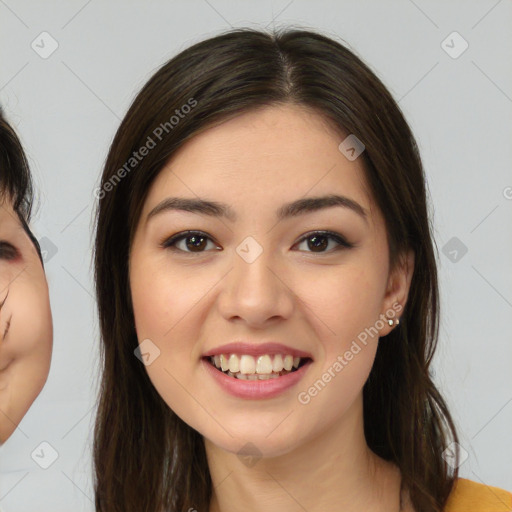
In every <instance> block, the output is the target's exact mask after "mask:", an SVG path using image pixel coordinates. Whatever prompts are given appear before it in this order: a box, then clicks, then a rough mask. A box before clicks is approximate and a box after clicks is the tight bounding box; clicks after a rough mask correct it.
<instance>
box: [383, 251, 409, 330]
mask: <svg viewBox="0 0 512 512" xmlns="http://www.w3.org/2000/svg"><path fill="white" fill-rule="evenodd" d="M413 272H414V252H413V251H412V249H411V250H409V251H407V252H406V253H402V254H401V255H400V256H399V261H398V263H397V265H396V267H395V269H394V270H393V272H391V273H390V275H389V278H388V284H387V288H386V294H385V295H384V300H383V302H382V313H381V316H380V318H381V319H382V320H383V321H384V324H385V325H384V327H383V328H382V329H380V334H379V335H380V336H386V335H387V334H389V333H390V332H391V331H392V330H393V329H395V327H396V326H397V324H396V320H399V319H400V317H401V316H402V313H403V310H404V308H405V305H406V303H407V298H408V296H409V289H410V286H411V280H412V275H413ZM389 319H391V320H394V321H395V324H394V325H389V324H388V320H389Z"/></svg>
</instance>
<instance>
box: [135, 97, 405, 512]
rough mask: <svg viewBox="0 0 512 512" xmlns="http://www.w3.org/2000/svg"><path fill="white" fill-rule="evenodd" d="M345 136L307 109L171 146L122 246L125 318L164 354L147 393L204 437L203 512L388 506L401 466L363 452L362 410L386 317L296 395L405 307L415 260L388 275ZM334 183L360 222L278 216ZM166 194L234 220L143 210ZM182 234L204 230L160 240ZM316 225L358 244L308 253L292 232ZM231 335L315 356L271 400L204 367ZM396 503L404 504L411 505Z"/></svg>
mask: <svg viewBox="0 0 512 512" xmlns="http://www.w3.org/2000/svg"><path fill="white" fill-rule="evenodd" d="M345 136H346V135H342V134H340V133H337V132H336V131H335V130H334V128H333V127H332V126H330V125H329V124H327V122H326V121H325V120H324V119H323V118H322V117H321V116H320V115H318V114H317V113H315V112H313V111H310V110H307V109H305V108H304V107H299V106H292V105H286V106H272V107H265V108H263V109H260V110H257V111H252V112H250V113H245V114H243V115H240V116H238V117H236V118H234V119H231V120H229V121H226V122H224V123H222V124H220V125H218V126H216V127H213V128H210V129H208V130H206V131H205V132H203V133H201V134H199V135H197V136H196V137H194V138H193V139H191V140H190V141H188V142H187V143H186V144H185V145H184V146H183V147H182V148H180V150H179V152H178V153H177V154H176V155H175V156H174V157H173V159H172V160H171V162H169V163H168V164H167V165H166V166H165V167H164V169H163V170H162V171H161V172H160V174H159V175H158V176H157V178H156V179H155V181H154V183H153V184H152V186H151V189H150V191H149V194H148V196H147V199H146V202H145V204H144V207H143V211H142V214H141V217H140V219H139V224H138V226H137V230H136V233H135V237H134V241H133V244H132V248H131V254H130V286H131V292H132V300H133V308H134V315H135V324H136V325H135V327H136V330H137V336H138V339H139V343H140V342H142V340H145V339H147V338H149V339H150V340H151V341H152V342H153V343H154V344H155V345H156V346H157V347H158V349H159V350H160V355H159V356H158V357H157V358H156V359H155V360H154V361H153V362H152V363H151V364H150V365H147V366H146V370H147V372H148V375H149V377H150V379H151V381H152V382H153V384H154V386H155V388H156V389H157V391H158V392H159V394H160V395H161V396H162V398H163V399H164V400H165V401H166V403H167V404H168V405H169V407H170V408H172V409H173V410H174V412H175V413H176V414H177V415H178V416H180V418H181V419H183V421H185V422H186V423H187V424H188V425H190V426H191V427H192V428H194V429H195V430H197V431H198V432H199V433H200V434H202V435H203V437H204V439H205V447H206V453H207V457H208V464H209V468H210V473H211V476H212V480H213V484H214V488H215V490H214V495H213V499H212V502H211V508H210V511H211V512H218V511H222V512H228V511H235V510H240V503H242V504H243V505H244V507H243V508H244V510H247V511H257V510H258V511H259V510H265V511H266V512H270V511H277V510H279V511H282V510H289V511H295V510H297V511H299V510H300V511H303V510H304V509H306V510H308V511H309V512H316V511H320V510H332V508H333V507H332V504H333V503H336V509H338V510H344V511H356V510H357V511H360V510H367V511H377V510H388V511H394V510H398V509H399V486H400V473H399V471H398V469H397V468H396V467H394V466H393V465H391V464H389V463H387V462H385V461H383V460H382V459H380V458H378V457H377V456H376V455H375V454H374V453H373V452H371V451H370V450H369V448H368V447H367V445H366V442H365V438H364V432H363V410H362V388H363V385H364V383H365V381H366V379H367V377H368V375H369V372H370V370H371V367H372V364H373V360H374V357H375V353H376V349H377V343H378V342H379V341H378V336H385V335H386V334H388V333H389V332H390V330H391V329H393V328H396V327H390V326H389V325H388V324H387V322H382V323H381V324H379V325H380V326H381V327H382V328H380V329H379V335H378V336H375V337H373V338H370V339H369V341H368V343H367V345H366V346H364V345H361V347H362V350H361V351H360V352H359V353H358V354H357V355H355V356H354V357H353V359H352V360H351V361H350V362H349V364H347V366H345V367H344V368H343V370H342V371H341V372H339V373H337V374H336V377H335V378H333V379H332V380H331V382H329V383H328V384H327V386H326V387H325V388H324V389H323V390H322V391H321V392H319V393H318V394H317V395H316V396H315V397H314V398H312V399H311V401H310V402H309V403H308V404H307V405H303V404H301V403H299V401H298V399H297V395H298V394H299V393H300V392H301V391H305V390H307V389H308V388H309V387H310V386H311V385H312V384H313V383H314V382H315V381H316V380H317V379H318V378H320V377H321V375H322V374H323V373H324V372H326V371H327V370H328V368H330V367H332V366H333V364H334V362H335V361H336V360H337V357H338V355H343V354H344V353H345V352H346V351H347V350H348V349H349V348H350V346H351V343H352V341H353V340H355V339H356V338H357V335H358V334H359V333H361V332H362V331H363V330H364V329H365V328H367V327H370V326H373V325H375V324H376V321H377V320H378V319H379V318H381V319H382V318H384V317H383V316H381V315H382V314H385V313H386V311H388V310H390V309H392V306H393V304H395V306H396V305H397V304H398V307H403V306H404V305H405V302H406V300H407V294H408V290H409V286H410V279H411V276H412V270H413V264H414V258H413V255H412V254H409V255H407V258H405V260H404V264H403V265H402V266H400V267H399V268H398V269H397V270H396V271H395V272H393V273H390V267H389V258H388V244H387V237H386V230H385V226H384V221H383V218H382V215H381V214H380V212H379V211H378V209H377V208H376V205H375V204H374V203H373V201H372V198H371V197H370V195H369V193H368V191H367V189H366V187H365V182H364V174H363V168H362V163H361V159H356V160H355V161H349V160H348V159H347V158H345V156H344V155H343V154H342V153H341V152H340V151H339V150H338V145H339V144H340V142H341V141H342V140H343V139H344V138H345ZM333 193H337V194H340V195H344V196H347V197H349V198H351V199H352V200H354V201H357V202H358V203H359V204H360V205H361V206H362V207H363V208H365V210H366V211H367V222H366V221H365V220H364V219H363V218H362V217H360V216H359V215H358V214H356V213H355V212H353V211H352V210H350V209H348V208H344V207H340V206H336V207H330V208H327V209H325V210H321V211H316V212H311V213H307V214H305V215H301V216H298V217H295V218H290V219H285V220H281V221H279V222H278V221H277V220H276V218H275V212H276V210H277V209H278V208H279V207H281V206H282V205H283V204H284V203H288V202H291V201H294V200H296V199H300V198H303V197H305V196H307V197H313V196H315V197H316V196H324V195H327V194H333ZM170 196H181V197H188V198H197V197H200V198H205V199H209V200H214V201H219V202H223V203H227V204H229V205H230V206H231V207H232V209H233V210H234V211H235V213H236V214H237V216H238V218H237V220H236V221H234V222H232V221H230V220H228V219H224V218H214V217H209V216H206V215H199V214H196V213H190V212H177V211H166V212H162V213H160V214H158V215H155V216H153V217H151V218H150V219H149V220H147V216H148V213H149V212H150V211H151V210H152V209H153V208H154V207H155V206H156V205H157V204H159V203H160V202H161V201H162V200H164V199H165V198H167V197H170ZM185 230H199V231H202V232H204V233H205V234H206V235H207V236H208V237H209V239H208V238H207V239H206V242H205V243H206V244H207V245H205V246H204V248H202V249H200V250H202V251H203V252H193V251H194V244H193V243H192V242H191V241H190V239H189V240H188V243H187V239H181V240H180V241H178V242H177V243H176V244H175V246H176V251H174V252H173V251H172V250H171V249H169V248H163V247H161V246H160V243H161V242H162V240H165V239H166V238H168V237H170V236H172V235H174V234H176V233H179V232H182V231H185ZM318 230H331V231H334V232H336V233H339V234H341V235H343V236H344V237H345V238H346V239H347V240H348V241H349V242H351V243H353V244H355V247H353V248H341V250H335V248H336V247H337V244H336V242H335V241H333V240H330V239H327V241H328V243H329V245H328V247H325V248H323V249H320V250H319V251H320V252H318V250H315V247H314V245H313V244H312V243H308V241H307V239H306V240H303V238H304V235H306V234H308V236H309V233H310V232H311V231H318ZM248 236H251V237H253V238H254V239H255V240H256V241H257V242H258V243H259V244H260V246H261V247H262V249H263V252H262V254H261V255H260V256H259V257H258V258H257V259H256V260H255V261H253V262H252V263H247V262H246V261H245V260H244V259H242V258H241V257H240V256H239V255H238V253H237V252H236V248H237V246H238V245H239V244H241V242H242V241H243V240H244V239H245V238H246V237H248ZM301 240H302V241H301ZM196 244H197V242H196ZM216 248H219V249H221V250H216ZM178 249H181V250H182V252H179V250H178ZM398 316H400V315H398ZM382 324H384V325H382ZM235 339H244V340H247V341H251V342H254V343H256V344H258V343H263V342H265V341H268V340H275V341H277V342H281V343H284V344H287V345H291V346H293V347H295V348H297V349H300V350H304V351H307V352H309V353H311V354H312V357H313V364H312V366H311V367H310V368H309V370H308V374H307V376H305V377H304V379H302V380H301V381H300V382H299V383H298V384H297V385H296V386H294V387H293V388H291V389H289V390H287V391H286V392H284V393H282V394H280V395H279V396H277V397H274V398H271V399H266V400H243V399H240V398H235V397H233V396H231V395H227V394H226V393H225V392H224V391H222V390H221V389H220V388H219V386H218V384H217V383H216V382H215V381H214V380H213V378H212V377H211V376H210V375H208V374H207V373H206V371H205V369H204V368H203V366H202V364H201V356H202V354H204V353H205V352H206V351H208V350H210V349H212V348H214V347H217V346H219V345H222V344H225V343H229V342H231V341H234V340H235ZM380 342H381V343H385V342H386V341H385V339H384V340H382V341H380ZM247 442H251V443H253V444H254V445H255V446H256V447H257V449H258V450H259V452H260V453H261V456H262V458H261V459H259V460H258V461H257V462H256V464H255V465H253V466H251V467H248V466H246V465H245V464H244V463H243V462H242V461H241V459H240V458H239V457H238V456H237V452H238V451H239V450H240V449H241V448H242V447H243V446H244V445H245V444H246V443H247ZM406 498H407V497H405V498H404V499H406ZM404 510H412V509H411V508H410V505H409V504H408V501H407V499H406V501H405V508H404Z"/></svg>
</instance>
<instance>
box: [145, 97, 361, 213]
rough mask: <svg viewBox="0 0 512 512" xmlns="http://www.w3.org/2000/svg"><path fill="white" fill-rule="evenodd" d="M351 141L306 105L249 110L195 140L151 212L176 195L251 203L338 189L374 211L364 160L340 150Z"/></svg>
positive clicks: (153, 198) (168, 174)
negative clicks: (350, 157)
mask: <svg viewBox="0 0 512 512" xmlns="http://www.w3.org/2000/svg"><path fill="white" fill-rule="evenodd" d="M345 137H346V134H344V133H343V132H342V131H341V130H339V129H336V128H335V126H334V125H333V123H332V122H330V121H328V120H327V119H326V118H325V117H324V116H322V115H321V114H319V113H318V112H316V111H314V110H312V109H306V108H304V107H302V106H298V105H279V106H267V107H264V108H259V109H257V110H253V111H249V112H246V113H243V114H241V115H239V116H237V117H235V118H232V119H229V120H227V121H224V122H221V123H220V124H218V125H217V126H213V127H210V128H208V129H206V130H205V131H203V132H201V133H199V134H198V135H196V136H194V137H193V138H192V139H190V140H189V141H187V142H186V143H185V144H184V145H183V146H182V147H181V148H180V149H179V150H178V151H177V152H176V153H175V154H174V155H173V157H172V159H171V160H170V161H169V162H168V163H167V165H166V166H165V167H164V168H163V169H162V171H161V172H160V174H159V175H158V176H157V178H156V179H155V182H154V183H153V185H152V187H151V189H150V193H149V195H148V198H147V203H149V204H147V208H150V207H151V204H153V205H154V204H155V203H156V202H158V201H160V200H161V199H162V198H164V197H165V195H167V194H169V193H170V192H171V191H172V193H181V194H182V195H187V196H190V195H197V196H201V197H205V196H211V197H213V196H214V197H215V198H217V199H219V200H220V199H223V200H225V201H229V202H232V203H236V202H240V203H241V204H245V205H246V206H250V205H251V204H252V205H253V206H256V205H255V204H254V200H257V201H264V202H265V203H268V202H273V203H274V202H275V203H282V202H283V200H284V198H285V197H289V198H293V199H296V198H297V197H301V196H305V195H323V194H326V193H334V192H336V191H337V192H340V193H343V194H344V195H350V196H351V197H353V198H354V199H355V200H357V201H358V202H362V203H365V204H366V205H367V206H368V207H369V206H370V205H369V203H370V200H371V199H370V197H369V194H368V193H367V189H366V185H365V178H364V168H363V164H362V159H360V158H358V159H356V160H354V161H349V160H348V159H347V158H346V157H345V156H344V155H343V154H342V153H341V152H340V150H339V149H338V147H339V144H340V143H341V142H342V140H343V139H344V138H345ZM147 208H146V211H147Z"/></svg>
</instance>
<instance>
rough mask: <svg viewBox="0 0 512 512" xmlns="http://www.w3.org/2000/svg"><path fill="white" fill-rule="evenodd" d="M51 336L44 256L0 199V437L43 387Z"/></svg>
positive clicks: (11, 429) (8, 433)
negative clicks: (41, 255)
mask: <svg viewBox="0 0 512 512" xmlns="http://www.w3.org/2000/svg"><path fill="white" fill-rule="evenodd" d="M52 340H53V328H52V317H51V311H50V300H49V294H48V286H47V282H46V277H45V273H44V269H43V265H42V262H41V260H40V258H39V254H38V252H37V250H36V247H35V246H34V243H33V242H32V240H31V238H30V237H29V235H28V233H27V232H26V230H25V229H24V227H23V224H22V222H21V221H20V219H19V217H18V214H17V213H16V212H15V211H14V210H13V208H12V204H11V203H10V202H9V201H8V200H7V199H4V200H1V199H0V443H4V442H5V441H6V440H7V439H8V438H9V437H10V436H11V434H12V433H13V432H14V430H15V429H16V427H17V426H18V424H19V423H20V421H21V420H22V418H23V416H24V415H25V413H26V412H27V411H28V409H29V407H30V406H31V405H32V403H33V402H34V400H35V399H36V397H37V396H38V394H39V393H40V391H41V389H42V388H43V386H44V384H45V382H46V379H47V377H48V373H49V370H50V359H51V352H52Z"/></svg>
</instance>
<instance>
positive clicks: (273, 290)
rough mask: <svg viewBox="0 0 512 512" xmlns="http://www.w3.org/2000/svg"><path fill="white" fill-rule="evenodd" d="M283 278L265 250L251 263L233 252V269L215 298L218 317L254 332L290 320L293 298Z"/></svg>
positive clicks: (284, 277)
mask: <svg viewBox="0 0 512 512" xmlns="http://www.w3.org/2000/svg"><path fill="white" fill-rule="evenodd" d="M273 263H274V264H273ZM285 274H286V272H285V271H284V270H283V269H282V267H281V266H279V265H276V264H275V262H274V261H273V259H272V258H271V256H270V251H268V250H263V252H262V253H261V254H260V255H259V256H258V257H257V258H256V259H255V260H254V261H251V258H245V256H244V257H242V256H240V254H239V253H237V252H236V251H234V253H233V268H232V269H231V271H230V272H229V273H228V274H227V275H226V277H225V279H224V280H223V284H222V286H223V288H222V290H221V293H220V295H219V296H218V298H217V300H218V308H219V310H220V313H221V314H222V315H223V317H224V318H226V319H227V320H230V321H233V319H238V321H243V322H245V323H246V324H247V325H249V326H251V327H254V328H258V327H265V326H268V324H269V323H271V322H277V321H279V319H281V320H283V319H287V318H290V316H291V314H292V312H293V308H294V294H293V292H292V289H291V284H290V283H288V282H287V276H286V275H285ZM288 281H289V279H288Z"/></svg>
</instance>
